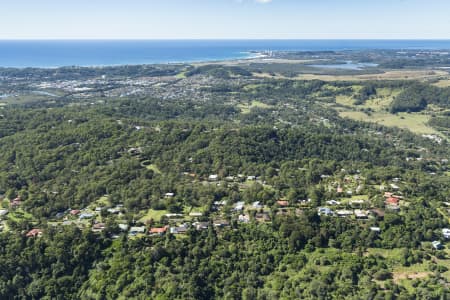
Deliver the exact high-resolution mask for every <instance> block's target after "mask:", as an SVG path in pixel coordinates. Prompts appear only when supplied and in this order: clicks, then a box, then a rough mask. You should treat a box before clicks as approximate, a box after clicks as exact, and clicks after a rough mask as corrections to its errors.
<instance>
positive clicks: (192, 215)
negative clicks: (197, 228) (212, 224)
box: [189, 212, 203, 218]
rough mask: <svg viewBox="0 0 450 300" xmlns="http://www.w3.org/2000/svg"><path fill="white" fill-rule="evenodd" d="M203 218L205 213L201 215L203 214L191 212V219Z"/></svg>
mask: <svg viewBox="0 0 450 300" xmlns="http://www.w3.org/2000/svg"><path fill="white" fill-rule="evenodd" d="M201 216H203V213H201V212H191V213H190V214H189V217H194V218H199V217H201Z"/></svg>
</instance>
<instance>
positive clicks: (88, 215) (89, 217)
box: [78, 213, 94, 220]
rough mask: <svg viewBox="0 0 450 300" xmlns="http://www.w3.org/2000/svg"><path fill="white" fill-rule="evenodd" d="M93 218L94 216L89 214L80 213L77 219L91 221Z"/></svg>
mask: <svg viewBox="0 0 450 300" xmlns="http://www.w3.org/2000/svg"><path fill="white" fill-rule="evenodd" d="M93 217H94V215H93V214H91V213H82V214H80V216H79V217H78V218H79V219H80V220H83V219H92V218H93Z"/></svg>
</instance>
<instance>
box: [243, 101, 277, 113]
mask: <svg viewBox="0 0 450 300" xmlns="http://www.w3.org/2000/svg"><path fill="white" fill-rule="evenodd" d="M254 107H259V108H265V109H267V108H272V107H273V106H272V105H269V104H265V103H262V102H260V101H256V100H253V101H252V103H251V104H250V105H247V104H239V105H238V108H239V109H240V110H241V113H243V114H248V113H250V110H251V109H252V108H254Z"/></svg>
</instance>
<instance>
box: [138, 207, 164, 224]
mask: <svg viewBox="0 0 450 300" xmlns="http://www.w3.org/2000/svg"><path fill="white" fill-rule="evenodd" d="M168 213H169V211H167V210H154V209H149V210H148V211H147V212H145V214H144V216H143V217H141V218H140V219H139V221H140V222H143V223H145V222H147V221H149V220H150V219H153V220H154V221H156V222H158V221H159V220H160V219H161V217H162V216H164V215H165V214H168Z"/></svg>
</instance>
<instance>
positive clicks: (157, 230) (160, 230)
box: [149, 226, 168, 234]
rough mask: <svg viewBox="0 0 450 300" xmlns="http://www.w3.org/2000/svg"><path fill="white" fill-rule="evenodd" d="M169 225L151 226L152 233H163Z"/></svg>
mask: <svg viewBox="0 0 450 300" xmlns="http://www.w3.org/2000/svg"><path fill="white" fill-rule="evenodd" d="M167 228H168V226H164V227H154V228H150V232H149V233H150V234H163V233H166V231H167Z"/></svg>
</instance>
